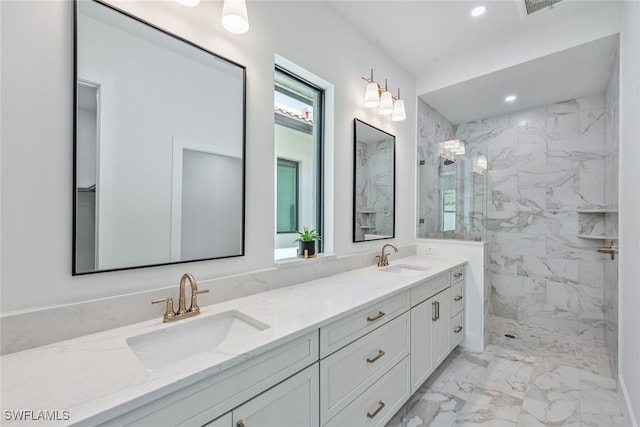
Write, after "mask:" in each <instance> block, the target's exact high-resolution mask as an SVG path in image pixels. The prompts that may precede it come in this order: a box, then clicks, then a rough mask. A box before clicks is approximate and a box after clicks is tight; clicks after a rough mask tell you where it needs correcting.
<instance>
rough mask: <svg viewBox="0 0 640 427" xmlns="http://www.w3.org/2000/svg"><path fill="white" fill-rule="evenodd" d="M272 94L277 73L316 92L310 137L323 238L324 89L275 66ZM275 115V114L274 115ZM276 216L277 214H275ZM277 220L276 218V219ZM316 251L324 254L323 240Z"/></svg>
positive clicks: (275, 84)
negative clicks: (313, 146)
mask: <svg viewBox="0 0 640 427" xmlns="http://www.w3.org/2000/svg"><path fill="white" fill-rule="evenodd" d="M274 68H275V69H274V92H275V91H276V90H277V89H276V87H277V81H276V75H277V74H278V73H281V74H282V75H284V76H285V77H287V78H290V79H292V80H294V81H297V82H298V83H301V84H304V85H306V86H308V87H310V88H312V89H313V90H314V91H316V93H317V100H316V102H317V107H316V106H314V108H313V127H312V135H313V138H314V145H315V149H316V152H315V156H316V160H317V162H318V164H317V170H316V171H315V172H316V178H317V179H316V189H315V190H316V209H315V211H316V212H315V215H316V228H315V230H316V233H317V234H318V235H319V236H323V235H324V197H325V183H324V179H325V174H324V168H325V159H324V152H325V146H324V145H325V98H326V94H325V89H324V88H322V87H320V86H318V85H317V84H315V83H313V82H311V81H309V80H308V79H305V78H303V77H301V76H300V75H298V74H296V73H294V72H292V71H289V70H288V69H286V68H285V67H283V66H281V65H278V64H275V67H274ZM276 115H277V114H276ZM276 122H277V120H275V119H274V125H275V124H276ZM279 124H283V123H279ZM276 197H277V189H276ZM276 214H277V213H276ZM276 220H277V218H276ZM276 234H279V233H277V223H276ZM317 250H318V253H322V252H324V242H323V239H320V240H318V241H317Z"/></svg>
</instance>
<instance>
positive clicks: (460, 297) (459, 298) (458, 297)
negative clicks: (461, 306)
mask: <svg viewBox="0 0 640 427" xmlns="http://www.w3.org/2000/svg"><path fill="white" fill-rule="evenodd" d="M461 299H462V295H458V296H456V297H455V298H454V299H453V300H454V301H460V300H461Z"/></svg>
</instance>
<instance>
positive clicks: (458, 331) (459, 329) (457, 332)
mask: <svg viewBox="0 0 640 427" xmlns="http://www.w3.org/2000/svg"><path fill="white" fill-rule="evenodd" d="M461 330H462V326H458V327H457V328H455V329H454V330H453V332H455V333H456V334H459V333H460V331H461Z"/></svg>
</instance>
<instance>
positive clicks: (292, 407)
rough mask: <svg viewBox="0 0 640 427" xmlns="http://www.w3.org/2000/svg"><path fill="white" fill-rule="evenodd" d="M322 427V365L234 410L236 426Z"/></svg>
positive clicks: (313, 367)
mask: <svg viewBox="0 0 640 427" xmlns="http://www.w3.org/2000/svg"><path fill="white" fill-rule="evenodd" d="M243 425H244V426H247V427H251V426H259V427H318V364H317V363H314V364H313V365H311V366H309V367H308V368H307V369H305V370H304V371H302V372H298V373H297V374H296V375H294V376H293V377H291V378H289V379H288V380H286V381H284V382H281V383H280V384H278V385H277V386H275V387H273V388H272V389H269V390H267V391H265V392H264V393H262V394H261V395H259V396H257V397H255V398H253V399H251V400H250V401H248V402H247V403H245V404H243V405H242V406H240V407H239V408H236V409H234V410H233V426H243Z"/></svg>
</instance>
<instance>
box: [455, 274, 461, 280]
mask: <svg viewBox="0 0 640 427" xmlns="http://www.w3.org/2000/svg"><path fill="white" fill-rule="evenodd" d="M460 276H462V273H455V274H454V275H453V277H455V278H456V279H457V278H458V277H460Z"/></svg>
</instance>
